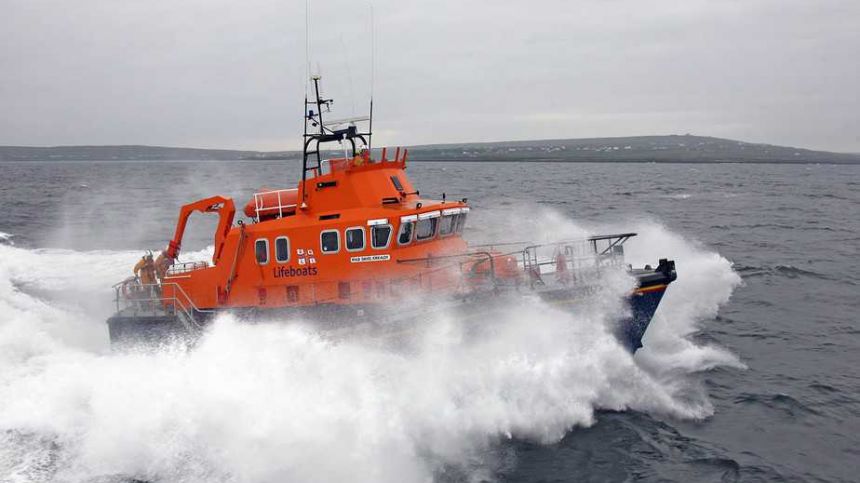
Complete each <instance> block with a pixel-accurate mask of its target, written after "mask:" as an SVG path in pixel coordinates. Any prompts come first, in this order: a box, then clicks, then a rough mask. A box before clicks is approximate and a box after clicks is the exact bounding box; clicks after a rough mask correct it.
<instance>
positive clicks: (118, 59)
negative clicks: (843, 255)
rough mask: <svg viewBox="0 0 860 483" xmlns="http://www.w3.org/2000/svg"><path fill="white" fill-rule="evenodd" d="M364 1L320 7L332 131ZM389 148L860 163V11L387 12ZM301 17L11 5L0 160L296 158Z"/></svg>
mask: <svg viewBox="0 0 860 483" xmlns="http://www.w3.org/2000/svg"><path fill="white" fill-rule="evenodd" d="M368 5H369V4H367V3H361V2H346V1H343V0H335V1H329V2H313V5H312V8H311V10H312V14H313V15H312V36H311V46H312V48H311V50H312V58H313V60H314V65H316V64H317V63H318V64H319V65H320V68H321V70H322V74H323V78H324V84H325V87H326V91H327V93H328V94H330V95H332V96H334V97H335V98H336V99H337V100H338V104H337V105H336V108H337V111H338V114H339V115H344V116H346V115H350V114H351V113H352V111H353V110H356V111H362V110H363V109H364V106H365V105H366V100H367V95H368V93H369V88H370V68H369V64H370V58H371V56H370V38H369V35H368V33H369V7H368ZM374 11H375V17H376V40H377V42H376V43H377V48H376V66H377V68H376V75H375V96H376V115H377V117H376V121H377V122H376V127H377V129H376V131H377V133H378V138H377V145H379V144H380V143H399V144H418V143H432V142H457V141H482V140H485V141H486V140H502V139H532V138H555V137H590V136H624V135H639V134H667V133H686V132H691V133H696V134H703V135H714V136H723V137H731V138H737V139H743V140H749V141H758V142H770V143H774V144H787V145H798V146H804V147H813V148H821V149H830V150H837V151H855V152H857V151H860V114H858V113H860V95H858V87H857V86H858V85H860V67H858V65H860V64H858V62H857V59H860V29H858V28H857V25H858V23H859V22H860V3H858V2H857V1H856V0H817V1H814V2H810V1H808V0H719V1H717V0H684V1H679V0H676V1H669V0H652V1H641V0H640V1H636V0H569V1H530V2H528V1H506V0H503V1H490V0H485V1H453V0H438V1H432V2H430V1H420V2H397V1H393V0H381V1H378V2H374ZM304 22H305V4H304V2H296V1H283V0H248V1H245V2H235V1H227V0H205V1H204V0H185V1H175V0H173V1H171V0H149V1H146V2H140V1H133V0H87V1H85V2H68V1H60V0H0V107H2V111H3V115H2V117H0V144H26V145H55V144H128V143H135V144H138V143H140V144H161V145H176V146H197V147H223V148H254V149H280V148H294V147H296V146H297V145H298V140H299V134H300V130H301V119H300V112H301V109H302V95H303V91H304V84H305V80H304V77H305V54H304V51H305V37H304Z"/></svg>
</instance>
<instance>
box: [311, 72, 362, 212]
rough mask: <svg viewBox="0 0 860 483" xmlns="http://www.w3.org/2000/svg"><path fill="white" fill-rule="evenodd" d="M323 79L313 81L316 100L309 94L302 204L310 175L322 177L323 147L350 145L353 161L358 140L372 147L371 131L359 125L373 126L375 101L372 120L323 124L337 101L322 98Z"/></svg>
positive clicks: (351, 119) (360, 119)
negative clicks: (327, 144) (334, 144)
mask: <svg viewBox="0 0 860 483" xmlns="http://www.w3.org/2000/svg"><path fill="white" fill-rule="evenodd" d="M320 79H321V77H320V75H318V74H317V75H313V76H311V80H312V81H313V84H314V90H313V94H314V99H313V100H308V98H307V94H305V112H304V119H305V130H304V135H303V138H304V143H303V148H302V190H301V191H302V200H301V201H302V204H304V203H305V201H307V190H306V189H305V188H306V185H307V180H308V177H309V176H308V174H309V173H310V175H311V176H310V177H311V178H313V177H316V176H319V175H320V174H322V171H321V170H322V163H323V160H322V155H321V152H320V145H321V144H326V143H332V142H338V143H344V142H349V147H350V150H349V151H346V154H347V156H351V157H353V158H354V157H356V155H357V154H358V152H357V149H356V142H355V141H356V139H358V140H359V141H360V142H361V143H362V145H364V146H366V147H367V148H369V147H370V143H369V140H370V138H371V132H370V127H368V130H367V132H360V131H359V130H358V127H357V126H356V123H357V122H363V121H369V122H371V123H372V122H373V121H372V116H373V99H371V101H370V116H368V117H356V118H350V119H342V120H332V121H328V122H327V123H326V122H324V121H323V112H325V113H326V114H328V113H329V112H331V106H332V104H334V99H324V98H323V97H322V95H321V94H320ZM371 125H372V124H371ZM340 126H345V127H340ZM338 127H340V128H338Z"/></svg>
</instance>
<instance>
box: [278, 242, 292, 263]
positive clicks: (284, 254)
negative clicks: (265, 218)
mask: <svg viewBox="0 0 860 483" xmlns="http://www.w3.org/2000/svg"><path fill="white" fill-rule="evenodd" d="M275 261H277V262H278V263H286V262H288V261H290V239H289V238H287V237H285V236H279V237H278V238H275Z"/></svg>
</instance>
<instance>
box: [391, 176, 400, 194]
mask: <svg viewBox="0 0 860 483" xmlns="http://www.w3.org/2000/svg"><path fill="white" fill-rule="evenodd" d="M391 184H393V185H394V189H396V190H397V191H403V183H401V182H400V178H398V177H397V176H392V177H391Z"/></svg>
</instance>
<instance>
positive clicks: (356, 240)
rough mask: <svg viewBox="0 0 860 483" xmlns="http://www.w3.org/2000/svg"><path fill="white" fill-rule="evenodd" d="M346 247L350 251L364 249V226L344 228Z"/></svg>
mask: <svg viewBox="0 0 860 483" xmlns="http://www.w3.org/2000/svg"><path fill="white" fill-rule="evenodd" d="M345 233H346V249H347V251H350V252H357V251H359V250H364V228H362V227H360V226H359V227H355V228H347V229H346V232H345Z"/></svg>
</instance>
